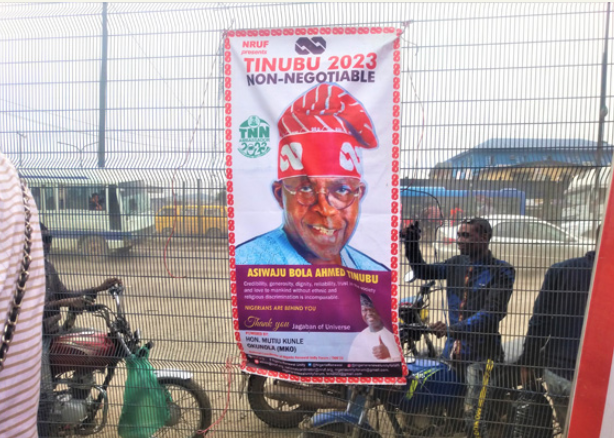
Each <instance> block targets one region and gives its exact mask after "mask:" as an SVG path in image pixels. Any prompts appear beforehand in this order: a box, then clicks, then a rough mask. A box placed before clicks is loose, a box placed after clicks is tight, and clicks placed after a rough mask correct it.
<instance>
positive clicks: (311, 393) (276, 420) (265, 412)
mask: <svg viewBox="0 0 614 438" xmlns="http://www.w3.org/2000/svg"><path fill="white" fill-rule="evenodd" d="M434 284H435V282H430V283H427V284H425V285H423V286H421V287H420V289H419V292H418V294H417V295H416V296H414V297H409V298H404V299H402V300H401V302H400V304H399V316H400V318H401V322H402V323H405V324H406V327H413V326H415V325H416V324H424V323H426V321H427V319H428V305H429V299H428V296H429V294H430V293H431V288H432V287H433V285H434ZM400 338H401V344H402V346H403V349H404V351H405V352H406V353H408V354H412V355H413V356H414V357H420V356H425V357H431V358H434V357H436V356H437V354H438V352H437V350H436V348H435V347H434V345H433V342H432V341H431V339H430V337H429V334H428V333H427V332H425V331H424V330H410V329H402V330H401V331H400ZM420 340H424V342H425V344H426V347H427V353H426V354H424V353H422V352H419V351H418V343H419V342H420ZM245 379H246V380H247V400H248V402H249V405H250V408H251V409H252V411H253V412H254V414H255V415H256V417H258V418H259V419H260V420H261V421H263V422H264V423H266V424H268V425H269V426H272V427H275V428H278V429H290V428H295V427H298V425H299V424H300V423H301V421H303V419H304V418H305V417H311V416H313V415H314V414H315V413H316V412H317V411H318V410H320V409H334V410H341V409H344V408H345V406H346V405H347V401H348V397H349V387H348V386H344V385H307V384H301V383H295V382H287V381H282V380H277V379H274V378H271V377H265V376H259V375H247V374H246V375H245Z"/></svg>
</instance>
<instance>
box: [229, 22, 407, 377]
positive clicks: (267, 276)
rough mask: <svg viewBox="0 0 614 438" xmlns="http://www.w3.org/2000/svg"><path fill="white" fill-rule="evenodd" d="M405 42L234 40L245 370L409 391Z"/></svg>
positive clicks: (357, 33)
mask: <svg viewBox="0 0 614 438" xmlns="http://www.w3.org/2000/svg"><path fill="white" fill-rule="evenodd" d="M400 33H401V31H400V30H399V29H396V28H392V27H358V28H357V27H347V28H345V27H343V28H341V27H332V28H331V27H322V28H285V29H267V30H243V31H241V30H237V31H229V32H228V33H227V35H226V38H225V52H224V61H225V64H224V85H225V91H224V99H225V104H224V105H225V106H224V111H225V120H224V123H225V131H224V139H225V152H226V166H227V168H226V177H227V186H226V188H227V193H228V230H229V236H228V237H229V252H230V279H231V294H232V312H233V323H234V330H235V339H236V341H237V343H238V347H239V350H240V351H241V354H242V368H243V370H244V371H246V372H249V373H257V374H261V375H268V376H272V377H276V378H280V379H287V380H293V381H301V382H312V383H318V382H336V383H363V384H371V383H377V384H381V383H385V384H401V383H404V382H405V378H404V376H406V375H407V367H406V365H405V362H404V359H403V354H402V348H401V343H400V339H399V330H398V267H399V256H400V246H399V240H398V230H399V227H400V211H401V204H400V197H399V176H398V170H399V158H400V139H399V132H400V105H401V104H400V102H401V95H400V77H399V75H400V68H401V67H400V50H399V48H400V41H399V36H400Z"/></svg>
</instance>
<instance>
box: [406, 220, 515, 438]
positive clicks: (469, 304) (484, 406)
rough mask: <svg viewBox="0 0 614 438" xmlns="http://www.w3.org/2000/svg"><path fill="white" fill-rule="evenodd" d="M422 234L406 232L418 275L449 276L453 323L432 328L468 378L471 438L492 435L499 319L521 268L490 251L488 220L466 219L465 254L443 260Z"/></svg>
mask: <svg viewBox="0 0 614 438" xmlns="http://www.w3.org/2000/svg"><path fill="white" fill-rule="evenodd" d="M420 234H421V231H420V228H419V224H418V223H415V224H412V225H410V226H409V227H407V228H405V229H404V230H402V231H401V238H402V239H403V241H404V243H405V255H406V257H407V259H408V260H409V263H410V265H411V268H412V270H413V271H414V275H415V277H416V278H419V279H424V280H438V279H441V280H443V279H445V280H446V286H447V300H448V323H447V324H446V323H445V322H442V321H438V322H436V323H433V324H431V325H430V328H431V330H432V331H433V332H434V333H435V334H436V335H437V336H438V337H442V336H445V335H447V336H448V338H447V340H446V344H445V348H444V351H443V356H444V358H445V359H448V360H450V361H451V364H452V365H453V366H454V367H455V368H456V369H457V370H458V371H459V372H460V373H462V374H463V375H464V376H465V381H466V384H467V392H466V395H465V407H464V411H465V412H464V416H465V424H466V432H467V437H476V438H477V437H484V438H488V436H489V434H488V428H487V424H486V421H487V420H488V414H489V413H488V411H489V403H487V400H488V399H489V398H490V396H491V393H492V388H494V387H495V386H496V382H495V381H494V380H495V379H494V375H493V368H494V366H495V364H496V363H497V362H501V361H503V348H502V346H501V334H500V332H499V323H500V322H501V320H502V319H503V318H504V317H505V315H506V314H507V306H508V303H509V300H510V298H511V295H512V289H513V285H514V280H515V271H514V268H513V267H512V266H511V265H510V264H509V263H507V262H504V261H502V260H498V259H496V258H494V257H493V256H492V254H491V252H490V250H489V249H488V247H489V244H490V239H491V238H492V227H491V226H490V223H489V222H488V221H487V220H486V219H483V218H473V219H469V220H464V221H462V222H461V225H460V226H459V229H458V233H457V245H458V249H459V251H460V255H458V256H454V257H452V258H450V259H448V260H446V261H444V262H443V263H435V264H427V263H426V262H425V261H424V259H423V257H422V253H421V252H420V246H419V240H420Z"/></svg>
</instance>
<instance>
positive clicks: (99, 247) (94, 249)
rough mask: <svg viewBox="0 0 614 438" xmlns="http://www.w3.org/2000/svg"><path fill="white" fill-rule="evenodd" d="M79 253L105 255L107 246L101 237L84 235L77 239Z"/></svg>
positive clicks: (107, 250)
mask: <svg viewBox="0 0 614 438" xmlns="http://www.w3.org/2000/svg"><path fill="white" fill-rule="evenodd" d="M79 253H80V254H82V255H86V256H105V255H107V254H108V253H109V246H108V245H107V242H106V240H104V239H103V238H102V237H99V236H85V237H83V238H81V240H79Z"/></svg>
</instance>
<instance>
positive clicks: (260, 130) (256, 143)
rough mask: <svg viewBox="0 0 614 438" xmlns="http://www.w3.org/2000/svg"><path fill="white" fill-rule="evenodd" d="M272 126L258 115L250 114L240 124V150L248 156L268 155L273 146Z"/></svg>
mask: <svg viewBox="0 0 614 438" xmlns="http://www.w3.org/2000/svg"><path fill="white" fill-rule="evenodd" d="M270 131H271V127H270V126H269V124H268V123H267V122H266V121H265V120H263V119H261V118H260V117H258V116H249V117H248V118H247V120H246V121H244V122H243V123H241V125H239V134H240V140H239V142H240V143H239V148H238V149H239V152H240V153H241V154H242V155H244V156H246V157H247V158H258V157H262V156H263V155H266V154H267V153H268V152H269V151H270V150H271V147H270V146H269V143H270V141H271V139H270Z"/></svg>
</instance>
